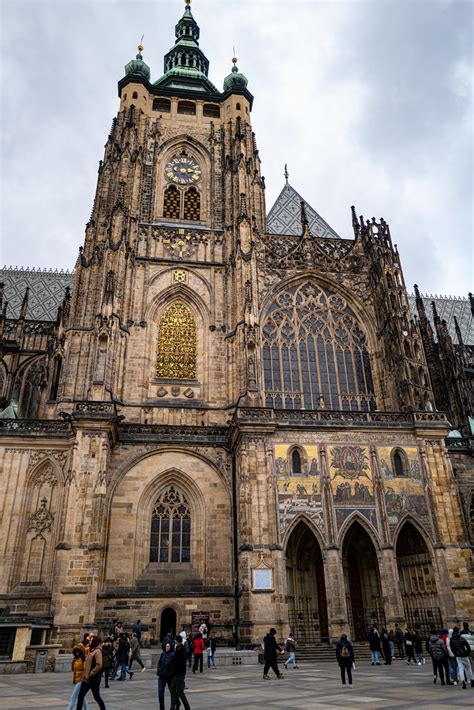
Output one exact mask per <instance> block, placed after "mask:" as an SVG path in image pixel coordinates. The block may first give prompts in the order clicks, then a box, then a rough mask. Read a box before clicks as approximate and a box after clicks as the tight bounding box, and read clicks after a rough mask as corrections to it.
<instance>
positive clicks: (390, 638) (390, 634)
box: [388, 629, 395, 661]
mask: <svg viewBox="0 0 474 710" xmlns="http://www.w3.org/2000/svg"><path fill="white" fill-rule="evenodd" d="M388 643H389V644H390V654H391V656H392V661H393V660H395V634H394V631H393V629H390V631H389V632H388Z"/></svg>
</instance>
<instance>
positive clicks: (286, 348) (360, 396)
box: [263, 283, 376, 411]
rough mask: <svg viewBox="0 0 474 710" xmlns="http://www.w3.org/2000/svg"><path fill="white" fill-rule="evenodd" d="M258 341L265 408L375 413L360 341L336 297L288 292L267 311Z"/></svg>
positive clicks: (310, 288)
mask: <svg viewBox="0 0 474 710" xmlns="http://www.w3.org/2000/svg"><path fill="white" fill-rule="evenodd" d="M263 337H264V345H263V366H264V375H265V399H266V406H267V407H275V408H277V409H281V408H288V409H323V408H324V409H336V410H340V409H342V410H363V411H367V410H373V409H375V408H376V401H375V394H374V385H373V381H372V371H371V365H370V357H369V353H368V350H367V340H366V336H365V333H364V332H363V331H362V330H361V328H360V326H359V323H358V320H357V317H356V315H355V314H354V312H353V311H352V310H351V308H350V307H349V306H348V304H347V303H346V302H345V301H344V299H343V298H342V297H341V296H339V295H336V294H335V293H333V292H332V291H330V290H329V289H325V288H321V287H319V286H317V285H316V284H312V283H305V284H301V285H298V286H291V287H290V288H288V289H286V290H285V291H282V292H281V293H280V294H279V295H278V296H277V298H276V299H275V301H274V302H273V303H272V305H271V306H270V308H269V310H268V312H267V317H266V321H265V324H264V328H263Z"/></svg>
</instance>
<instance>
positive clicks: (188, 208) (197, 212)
mask: <svg viewBox="0 0 474 710" xmlns="http://www.w3.org/2000/svg"><path fill="white" fill-rule="evenodd" d="M200 216H201V197H200V195H199V192H198V191H197V190H196V188H195V187H190V188H188V189H187V190H186V192H185V193H184V219H190V220H196V221H198V220H199V219H200Z"/></svg>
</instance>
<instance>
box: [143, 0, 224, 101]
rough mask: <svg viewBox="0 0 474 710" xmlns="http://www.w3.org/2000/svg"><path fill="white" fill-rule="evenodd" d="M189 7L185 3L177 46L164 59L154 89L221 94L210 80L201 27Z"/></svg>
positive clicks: (187, 1)
mask: <svg viewBox="0 0 474 710" xmlns="http://www.w3.org/2000/svg"><path fill="white" fill-rule="evenodd" d="M190 4H191V0H186V7H185V8H184V13H183V16H182V18H181V19H180V21H179V22H178V24H177V25H176V27H175V36H176V42H175V44H174V46H173V47H172V48H171V49H170V51H169V52H168V53H167V54H166V55H165V59H164V74H163V76H162V77H161V78H160V79H158V81H156V82H155V85H157V86H166V87H170V88H175V89H190V90H192V91H198V92H205V93H218V92H217V89H216V87H215V86H214V85H213V84H212V83H211V82H210V81H209V79H208V78H207V77H208V73H209V61H208V59H207V57H206V56H205V54H204V52H203V51H202V49H200V47H199V34H200V32H199V26H198V24H197V22H196V20H195V19H194V17H193V14H192V12H191V5H190Z"/></svg>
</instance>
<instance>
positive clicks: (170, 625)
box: [160, 607, 176, 641]
mask: <svg viewBox="0 0 474 710" xmlns="http://www.w3.org/2000/svg"><path fill="white" fill-rule="evenodd" d="M169 632H171V634H172V636H173V638H174V637H175V636H176V612H175V610H174V609H171V607H166V609H163V611H162V612H161V619H160V641H163V639H164V637H165V636H166V634H167V633H169Z"/></svg>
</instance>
